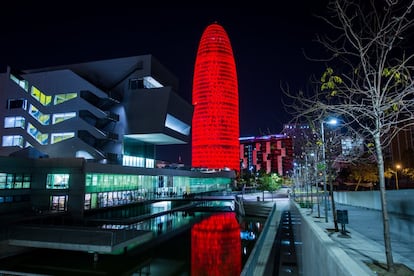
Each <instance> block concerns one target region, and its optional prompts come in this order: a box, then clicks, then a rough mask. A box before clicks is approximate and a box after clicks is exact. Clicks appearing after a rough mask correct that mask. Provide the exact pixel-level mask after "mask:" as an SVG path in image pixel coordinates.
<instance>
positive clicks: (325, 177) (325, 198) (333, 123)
mask: <svg viewBox="0 0 414 276" xmlns="http://www.w3.org/2000/svg"><path fill="white" fill-rule="evenodd" d="M325 123H327V124H330V125H336V123H337V120H336V119H335V118H333V119H330V120H329V121H327V122H325V121H323V120H322V121H321V136H322V162H323V198H324V205H325V222H328V197H327V195H326V193H327V189H326V182H327V181H328V177H327V175H326V152H325V129H324V124H325Z"/></svg>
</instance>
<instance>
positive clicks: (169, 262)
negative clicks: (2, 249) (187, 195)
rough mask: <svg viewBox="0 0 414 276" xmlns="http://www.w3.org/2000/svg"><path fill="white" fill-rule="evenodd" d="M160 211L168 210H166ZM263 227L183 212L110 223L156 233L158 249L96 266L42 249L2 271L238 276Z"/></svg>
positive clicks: (3, 263)
mask: <svg viewBox="0 0 414 276" xmlns="http://www.w3.org/2000/svg"><path fill="white" fill-rule="evenodd" d="M157 207H160V208H162V209H163V210H165V206H164V207H162V206H157ZM168 208H169V207H168V206H167V207H166V209H168ZM114 221H116V219H115V220H114ZM120 221H122V220H120ZM264 223H265V219H263V218H256V217H241V218H240V217H236V214H235V213H234V212H217V213H208V212H185V211H176V212H172V213H167V214H162V215H160V216H157V217H153V218H150V219H146V220H144V221H140V222H135V223H131V224H127V223H125V224H124V223H119V224H115V223H114V224H110V223H107V224H105V225H101V227H102V228H108V229H120V231H122V229H125V228H127V229H137V230H148V231H152V232H153V233H154V239H157V240H161V241H162V242H159V243H158V242H154V243H153V244H155V246H154V247H147V246H143V245H142V244H141V245H140V244H138V245H132V244H131V245H129V246H128V250H127V251H122V252H118V253H117V254H113V255H103V254H102V255H99V260H98V261H97V262H94V261H93V256H92V255H91V254H90V253H87V252H70V251H63V250H50V249H40V250H35V251H34V252H31V253H29V254H22V255H21V256H14V257H12V258H5V259H3V260H0V270H14V271H23V272H31V273H36V272H37V273H39V274H47V275H58V274H59V275H63V274H65V273H69V272H73V271H74V270H76V271H78V272H79V273H78V275H97V274H101V275H140V273H141V275H142V273H144V274H145V272H146V271H151V274H152V275H163V276H168V275H180V276H181V275H182V276H184V275H186V276H187V275H192V276H196V275H211V276H215V275H226V276H227V275H240V273H241V270H242V268H243V265H244V264H245V262H246V261H247V258H248V257H249V255H250V252H251V251H252V249H253V247H254V245H255V242H256V240H257V238H258V237H259V236H260V233H261V231H262V229H263V225H264ZM179 229H184V230H183V231H178V230H179ZM175 231H178V233H177V234H176V233H175ZM164 234H165V235H164ZM165 237H166V238H165ZM154 241H155V240H154ZM144 248H145V249H144ZM58 272H59V273H58ZM65 275H66V274H65ZM67 275H71V274H67Z"/></svg>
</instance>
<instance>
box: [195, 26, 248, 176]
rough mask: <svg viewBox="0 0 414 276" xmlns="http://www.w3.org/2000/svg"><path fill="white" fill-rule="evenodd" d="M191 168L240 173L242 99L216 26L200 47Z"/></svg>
mask: <svg viewBox="0 0 414 276" xmlns="http://www.w3.org/2000/svg"><path fill="white" fill-rule="evenodd" d="M193 105H194V115H193V123H192V166H193V167H206V168H212V169H218V168H225V167H227V168H230V169H233V170H236V171H239V170H240V163H239V158H240V153H239V95H238V83H237V73H236V64H235V62H234V57H233V49H232V47H231V44H230V40H229V37H228V36H227V33H226V31H225V30H224V28H223V27H222V26H221V25H219V24H217V23H213V24H211V25H209V26H207V28H206V29H205V30H204V33H203V35H202V37H201V40H200V44H199V46H198V51H197V57H196V62H195V69H194V78H193Z"/></svg>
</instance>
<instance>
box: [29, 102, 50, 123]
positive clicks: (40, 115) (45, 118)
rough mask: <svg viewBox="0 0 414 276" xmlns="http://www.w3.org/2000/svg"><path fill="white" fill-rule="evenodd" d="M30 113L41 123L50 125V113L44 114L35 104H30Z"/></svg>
mask: <svg viewBox="0 0 414 276" xmlns="http://www.w3.org/2000/svg"><path fill="white" fill-rule="evenodd" d="M29 114H30V115H32V117H33V118H35V119H36V120H37V121H38V122H39V123H41V124H42V125H45V126H46V125H48V124H49V122H50V115H49V114H43V113H42V112H40V111H39V109H37V108H36V107H35V106H33V105H30V107H29Z"/></svg>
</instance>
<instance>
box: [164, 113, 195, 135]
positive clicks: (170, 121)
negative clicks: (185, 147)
mask: <svg viewBox="0 0 414 276" xmlns="http://www.w3.org/2000/svg"><path fill="white" fill-rule="evenodd" d="M164 125H165V126H166V127H168V128H170V129H172V130H174V131H177V132H178V133H181V134H183V135H186V136H188V135H189V134H190V126H189V125H187V124H186V123H184V122H183V121H181V120H179V119H177V118H176V117H174V116H172V115H170V114H167V117H166V118H165V123H164Z"/></svg>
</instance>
